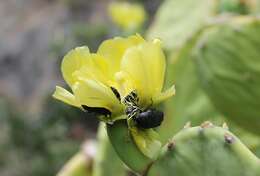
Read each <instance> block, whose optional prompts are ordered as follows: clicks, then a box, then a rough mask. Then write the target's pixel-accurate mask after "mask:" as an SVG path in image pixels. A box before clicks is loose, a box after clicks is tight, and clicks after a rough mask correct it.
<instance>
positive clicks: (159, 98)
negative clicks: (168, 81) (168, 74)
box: [153, 85, 175, 104]
mask: <svg viewBox="0 0 260 176" xmlns="http://www.w3.org/2000/svg"><path fill="white" fill-rule="evenodd" d="M173 95H175V86H174V85H173V86H172V87H170V88H169V89H167V90H166V91H164V92H161V93H159V94H158V95H156V96H154V97H153V104H159V103H160V102H162V101H164V100H166V99H168V98H170V97H171V96H173Z"/></svg>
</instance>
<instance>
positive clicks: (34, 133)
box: [0, 0, 160, 176]
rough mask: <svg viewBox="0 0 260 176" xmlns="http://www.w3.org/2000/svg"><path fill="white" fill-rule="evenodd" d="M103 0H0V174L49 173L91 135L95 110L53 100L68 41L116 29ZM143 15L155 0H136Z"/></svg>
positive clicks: (90, 39)
mask: <svg viewBox="0 0 260 176" xmlns="http://www.w3.org/2000/svg"><path fill="white" fill-rule="evenodd" d="M110 2H111V1H109V0H0V24H1V25H0V39H1V40H0V175H1V176H28V175H37V176H51V175H55V173H57V171H58V170H59V169H60V168H61V167H62V165H63V164H64V163H65V162H66V161H67V160H68V159H69V158H70V157H71V156H72V155H73V154H74V153H75V152H76V151H78V149H79V148H80V144H81V143H82V142H83V141H85V140H90V139H94V138H95V136H96V128H97V123H98V122H97V120H96V119H95V118H94V116H95V114H86V113H83V112H82V111H80V110H78V109H75V108H73V107H70V106H67V105H65V104H63V103H60V102H58V101H56V100H54V99H53V98H52V97H51V94H52V93H53V91H54V88H55V85H61V86H64V85H65V83H64V82H63V81H62V78H61V74H60V62H61V59H62V57H63V56H64V54H65V53H67V52H68V51H69V50H70V49H71V48H74V47H76V46H80V45H88V46H89V48H90V50H92V51H95V50H96V49H97V46H98V45H99V44H100V42H101V41H102V40H104V39H106V38H108V37H112V36H115V35H118V30H117V29H116V27H115V26H114V25H113V24H111V22H110V21H109V19H108V17H107V5H108V4H109V3H110ZM139 2H140V3H143V4H144V5H145V8H146V10H147V12H148V13H149V19H148V23H149V20H151V19H152V18H153V14H154V12H155V10H156V8H157V7H158V5H159V3H160V0H143V1H139Z"/></svg>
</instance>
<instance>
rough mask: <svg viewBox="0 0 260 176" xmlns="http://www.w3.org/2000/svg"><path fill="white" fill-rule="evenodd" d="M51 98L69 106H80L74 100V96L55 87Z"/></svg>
mask: <svg viewBox="0 0 260 176" xmlns="http://www.w3.org/2000/svg"><path fill="white" fill-rule="evenodd" d="M52 96H53V97H54V98H56V99H58V100H60V101H63V102H65V103H67V104H69V105H72V106H76V107H80V106H81V105H80V103H79V102H78V101H77V100H76V98H75V96H74V95H73V94H71V93H70V92H69V91H67V90H66V89H64V88H62V87H59V86H56V90H55V92H54V94H53V95H52Z"/></svg>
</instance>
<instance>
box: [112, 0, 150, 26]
mask: <svg viewBox="0 0 260 176" xmlns="http://www.w3.org/2000/svg"><path fill="white" fill-rule="evenodd" d="M108 12H109V15H110V17H111V19H112V21H113V22H114V23H116V24H117V25H118V26H119V27H121V28H123V29H124V30H129V29H136V28H139V27H140V26H141V25H142V24H143V23H144V21H145V19H146V13H145V10H144V8H143V6H141V5H140V4H130V3H127V2H113V3H111V4H110V5H109V8H108Z"/></svg>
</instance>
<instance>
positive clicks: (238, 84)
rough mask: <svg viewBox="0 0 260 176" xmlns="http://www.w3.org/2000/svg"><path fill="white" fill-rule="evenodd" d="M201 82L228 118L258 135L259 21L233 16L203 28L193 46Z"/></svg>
mask: <svg viewBox="0 0 260 176" xmlns="http://www.w3.org/2000/svg"><path fill="white" fill-rule="evenodd" d="M194 56H195V61H196V67H197V69H198V73H199V77H200V78H201V79H200V80H201V85H202V87H203V88H204V90H205V92H206V93H207V94H208V95H209V97H210V99H211V101H212V102H213V104H214V105H215V107H216V108H217V109H218V110H219V111H220V112H222V113H223V114H224V115H225V116H226V117H227V118H229V119H230V120H233V121H234V122H236V123H237V124H238V125H240V126H242V127H244V128H246V129H247V130H249V131H252V132H255V133H257V134H260V123H259V120H260V109H259V107H260V101H259V100H260V89H259V87H260V21H259V19H257V18H253V17H236V18H233V19H230V20H227V22H224V23H223V24H218V25H214V26H212V27H210V28H208V29H206V30H205V31H204V32H203V34H202V36H201V37H200V39H199V41H198V42H197V47H195V49H194Z"/></svg>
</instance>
